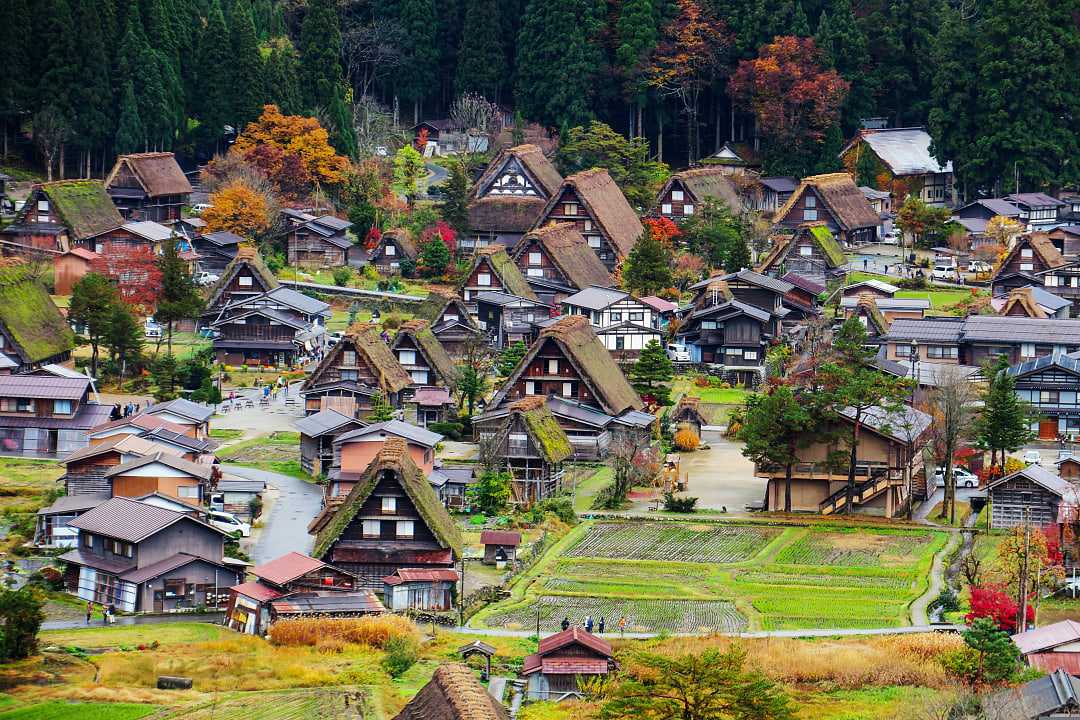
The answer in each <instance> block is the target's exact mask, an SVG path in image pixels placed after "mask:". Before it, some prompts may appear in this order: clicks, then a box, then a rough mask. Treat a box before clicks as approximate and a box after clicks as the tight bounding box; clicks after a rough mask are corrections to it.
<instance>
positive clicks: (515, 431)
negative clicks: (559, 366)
mask: <svg viewBox="0 0 1080 720" xmlns="http://www.w3.org/2000/svg"><path fill="white" fill-rule="evenodd" d="M485 419H486V420H488V422H485V431H482V432H481V433H480V442H481V443H482V444H483V446H484V449H485V452H490V453H491V455H492V456H493V457H494V458H497V459H498V463H499V464H500V465H501V466H503V467H505V468H506V470H507V471H509V472H510V474H511V476H512V478H513V479H512V480H511V483H510V502H512V503H514V504H515V505H532V504H533V503H537V502H541V501H543V500H547V499H548V498H551V497H554V496H555V495H557V494H559V492H560V491H561V490H562V479H563V463H564V462H565V461H567V460H569V459H570V457H571V456H572V455H573V454H574V448H573V446H572V445H571V444H570V439H569V438H568V437H567V435H566V432H565V431H564V430H563V429H562V427H560V426H559V421H558V420H556V419H555V416H554V415H552V414H551V410H549V409H548V407H547V404H546V402H545V401H544V398H543V397H540V396H537V395H533V396H530V397H527V398H522V399H521V400H515V401H514V402H512V403H510V404H509V405H507V406H506V408H505V409H504V410H501V411H498V410H497V411H494V412H492V413H490V414H489V415H488V416H485ZM497 419H501V420H502V425H501V427H499V428H498V429H495V430H494V431H493V432H491V431H488V428H492V427H494V425H495V421H496V420H497Z"/></svg>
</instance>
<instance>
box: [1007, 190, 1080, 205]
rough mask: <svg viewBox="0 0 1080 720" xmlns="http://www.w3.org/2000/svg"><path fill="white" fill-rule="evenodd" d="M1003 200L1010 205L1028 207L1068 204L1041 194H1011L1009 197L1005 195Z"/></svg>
mask: <svg viewBox="0 0 1080 720" xmlns="http://www.w3.org/2000/svg"><path fill="white" fill-rule="evenodd" d="M1005 199H1006V200H1008V201H1009V202H1011V203H1014V204H1016V203H1018V204H1021V205H1027V206H1028V207H1061V206H1062V205H1067V204H1068V203H1064V202H1062V201H1061V200H1058V199H1057V198H1056V197H1053V196H1051V195H1047V194H1046V193H1041V192H1033V193H1013V194H1011V195H1006V196H1005Z"/></svg>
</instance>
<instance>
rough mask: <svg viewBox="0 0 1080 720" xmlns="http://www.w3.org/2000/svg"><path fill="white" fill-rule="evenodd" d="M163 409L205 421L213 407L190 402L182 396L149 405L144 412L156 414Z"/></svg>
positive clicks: (196, 420)
mask: <svg viewBox="0 0 1080 720" xmlns="http://www.w3.org/2000/svg"><path fill="white" fill-rule="evenodd" d="M165 411H168V412H171V413H172V414H174V415H179V416H180V417H183V418H187V419H189V420H193V421H195V422H200V423H204V422H206V421H207V420H209V419H210V418H211V416H213V414H214V408H212V407H210V406H209V405H202V404H200V403H195V402H191V401H190V400H185V399H184V398H176V399H175V400H169V401H168V402H163V403H158V404H157V405H151V406H150V407H148V408H146V410H145V412H146V413H148V414H150V415H157V414H158V413H161V412H165Z"/></svg>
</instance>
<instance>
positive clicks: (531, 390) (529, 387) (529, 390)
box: [525, 380, 536, 395]
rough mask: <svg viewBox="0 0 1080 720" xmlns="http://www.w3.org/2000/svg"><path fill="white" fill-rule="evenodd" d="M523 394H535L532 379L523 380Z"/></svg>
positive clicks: (534, 385) (534, 384)
mask: <svg viewBox="0 0 1080 720" xmlns="http://www.w3.org/2000/svg"><path fill="white" fill-rule="evenodd" d="M525 394H526V395H535V394H536V383H535V382H533V381H532V380H526V381H525Z"/></svg>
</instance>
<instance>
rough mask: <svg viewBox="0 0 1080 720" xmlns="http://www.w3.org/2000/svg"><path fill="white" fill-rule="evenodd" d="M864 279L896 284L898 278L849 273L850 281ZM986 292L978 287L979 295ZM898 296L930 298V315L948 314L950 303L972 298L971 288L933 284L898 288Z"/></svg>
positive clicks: (865, 273)
mask: <svg viewBox="0 0 1080 720" xmlns="http://www.w3.org/2000/svg"><path fill="white" fill-rule="evenodd" d="M862 280H881V281H883V282H887V283H889V284H890V285H896V281H897V278H894V277H892V276H888V275H878V274H876V273H867V272H852V273H849V275H848V283H856V282H860V281H862ZM986 294H987V291H986V290H985V289H981V288H980V289H978V290H977V293H976V295H977V296H979V297H982V296H985V295H986ZM896 297H898V298H910V299H918V300H929V301H930V309H929V310H928V311H927V314H928V315H948V314H950V313H949V312H948V311H947V310H945V308H947V307H948V306H950V305H955V304H956V303H958V302H960V301H961V300H967V299H969V298H971V290H970V289H968V290H962V289H959V288H951V287H941V286H936V285H931V286H930V287H929V288H928V289H926V290H898V291H897V293H896Z"/></svg>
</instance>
